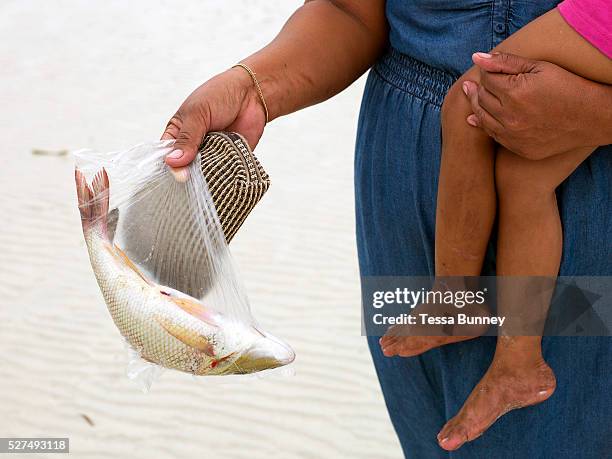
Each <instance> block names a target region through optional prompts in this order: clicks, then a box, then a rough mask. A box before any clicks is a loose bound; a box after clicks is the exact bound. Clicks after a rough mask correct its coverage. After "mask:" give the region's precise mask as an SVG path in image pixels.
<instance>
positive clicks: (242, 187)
mask: <svg viewBox="0 0 612 459" xmlns="http://www.w3.org/2000/svg"><path fill="white" fill-rule="evenodd" d="M200 158H201V159H200V165H201V168H202V173H203V174H204V177H205V178H206V183H207V185H208V190H209V192H210V194H211V197H212V200H213V203H214V204H215V209H216V211H217V215H218V216H219V221H220V222H221V228H222V229H223V234H224V235H225V240H226V241H227V242H228V243H229V242H230V241H231V240H232V238H233V237H234V236H235V234H236V232H237V231H238V229H239V228H240V227H241V226H242V224H243V223H244V221H245V220H246V218H247V216H248V215H249V213H251V211H252V210H253V208H254V207H255V205H256V204H257V203H258V202H259V200H260V199H261V197H262V196H263V195H264V193H265V192H266V191H267V190H268V188H269V187H270V177H268V174H267V173H266V171H265V170H264V169H263V167H262V166H261V164H260V163H259V161H258V160H257V158H256V157H255V155H254V154H253V152H252V151H251V149H250V148H249V145H248V144H247V142H246V140H245V139H244V138H243V137H242V136H240V135H239V134H236V133H234V132H211V133H209V134H208V135H206V137H205V138H204V141H203V142H202V146H201V147H200Z"/></svg>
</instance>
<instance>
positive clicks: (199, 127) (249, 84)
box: [162, 68, 266, 167]
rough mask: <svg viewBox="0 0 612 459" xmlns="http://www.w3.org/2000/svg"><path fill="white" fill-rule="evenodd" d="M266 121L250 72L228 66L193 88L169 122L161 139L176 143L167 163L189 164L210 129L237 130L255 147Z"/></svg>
mask: <svg viewBox="0 0 612 459" xmlns="http://www.w3.org/2000/svg"><path fill="white" fill-rule="evenodd" d="M265 124H266V115H265V111H264V108H263V105H262V103H261V101H260V99H259V96H258V94H257V91H256V89H255V86H254V85H253V80H251V77H250V76H249V74H248V73H247V72H246V71H245V70H244V69H241V68H233V69H231V70H227V71H226V72H223V73H221V74H219V75H217V76H215V77H213V78H212V79H210V80H208V81H207V82H206V83H204V84H203V85H202V86H200V87H199V88H197V89H196V90H195V91H194V92H192V93H191V95H190V96H189V97H187V99H186V100H185V102H183V104H182V105H181V106H180V107H179V109H178V111H177V112H176V113H175V114H174V116H173V117H172V118H171V119H170V121H169V122H168V125H167V126H166V130H165V131H164V134H163V136H162V139H176V143H175V149H174V151H173V152H172V153H170V155H168V156H167V157H166V163H167V164H168V165H169V166H171V167H182V166H186V165H187V164H189V163H190V162H191V161H193V159H194V158H195V155H196V153H197V151H198V148H199V147H200V144H201V143H202V139H203V138H204V136H205V135H206V133H207V132H209V131H220V130H227V131H234V132H238V133H239V134H242V135H243V136H244V137H245V138H246V140H247V142H248V143H249V146H250V147H251V148H255V146H256V145H257V143H258V142H259V139H260V138H261V135H262V134H263V130H264V126H265Z"/></svg>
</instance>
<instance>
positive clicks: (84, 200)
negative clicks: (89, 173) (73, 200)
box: [74, 168, 93, 231]
mask: <svg viewBox="0 0 612 459" xmlns="http://www.w3.org/2000/svg"><path fill="white" fill-rule="evenodd" d="M74 181H75V182H76V191H77V200H78V203H79V213H80V214H81V225H82V226H83V231H85V230H87V229H89V227H90V226H91V214H92V206H91V202H92V195H93V193H92V191H91V188H90V187H89V185H88V184H87V180H86V179H85V175H83V173H82V172H81V171H80V170H79V169H78V168H75V169H74Z"/></svg>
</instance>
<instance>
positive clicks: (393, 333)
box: [380, 304, 489, 357]
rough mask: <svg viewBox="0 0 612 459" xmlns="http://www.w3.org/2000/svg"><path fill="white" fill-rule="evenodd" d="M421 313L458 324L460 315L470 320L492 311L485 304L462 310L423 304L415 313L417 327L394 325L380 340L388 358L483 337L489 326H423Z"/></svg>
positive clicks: (412, 355)
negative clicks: (451, 319)
mask: <svg viewBox="0 0 612 459" xmlns="http://www.w3.org/2000/svg"><path fill="white" fill-rule="evenodd" d="M419 313H427V314H429V315H430V316H435V317H440V318H454V319H455V322H456V319H457V316H458V314H465V315H466V316H467V317H469V318H476V317H489V308H488V307H487V306H486V305H485V304H472V305H466V306H465V307H463V308H461V309H459V308H457V307H455V306H454V305H452V304H445V305H421V306H419V307H418V308H416V309H415V312H413V313H412V315H414V316H415V317H416V318H417V319H418V320H417V323H416V324H415V325H395V326H393V327H390V328H389V330H388V331H387V333H386V334H385V336H383V337H382V338H381V339H380V346H381V348H382V351H383V354H384V355H385V356H387V357H391V356H394V355H399V356H402V357H414V356H416V355H419V354H422V353H423V352H426V351H429V350H430V349H434V348H436V347H440V346H444V345H446V344H451V343H458V342H459V341H466V340H468V339H473V338H477V337H479V336H482V335H483V334H484V333H485V332H486V331H487V329H488V327H489V326H488V325H485V324H474V325H429V324H426V325H423V324H422V323H421V322H420V317H419Z"/></svg>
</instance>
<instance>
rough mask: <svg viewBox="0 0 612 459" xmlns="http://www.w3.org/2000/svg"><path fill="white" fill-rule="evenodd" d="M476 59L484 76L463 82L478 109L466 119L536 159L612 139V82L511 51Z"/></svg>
mask: <svg viewBox="0 0 612 459" xmlns="http://www.w3.org/2000/svg"><path fill="white" fill-rule="evenodd" d="M473 60H474V63H475V64H476V65H477V66H478V67H480V69H481V81H480V84H477V83H475V82H472V81H468V82H466V83H465V86H464V90H465V92H466V94H467V95H468V97H469V99H470V102H471V104H472V109H473V111H474V114H473V115H470V116H469V117H468V123H469V124H471V125H472V126H477V127H480V128H482V129H484V130H485V131H486V132H487V134H489V135H490V136H491V137H493V138H495V140H496V141H497V142H498V143H500V144H502V145H503V146H504V147H506V148H508V149H509V150H511V151H513V152H515V153H516V154H518V155H521V156H524V157H525V158H528V159H532V160H538V159H543V158H546V157H549V156H553V155H555V154H558V153H564V152H566V151H569V150H573V149H575V148H579V147H585V146H598V145H606V144H608V143H610V142H611V141H612V139H609V137H610V132H609V131H610V129H609V126H608V127H606V123H609V119H610V116H605V113H606V112H610V107H611V106H612V105H611V101H612V87H610V86H607V85H602V84H598V83H594V82H592V81H590V80H587V79H585V78H582V77H580V76H578V75H575V74H573V73H571V72H569V71H567V70H565V69H563V68H561V67H559V66H557V65H554V64H551V63H549V62H543V61H534V60H531V59H525V58H522V57H520V56H515V55H512V54H504V53H496V54H492V55H491V54H487V53H476V54H474V56H473ZM602 114H604V116H602Z"/></svg>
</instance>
